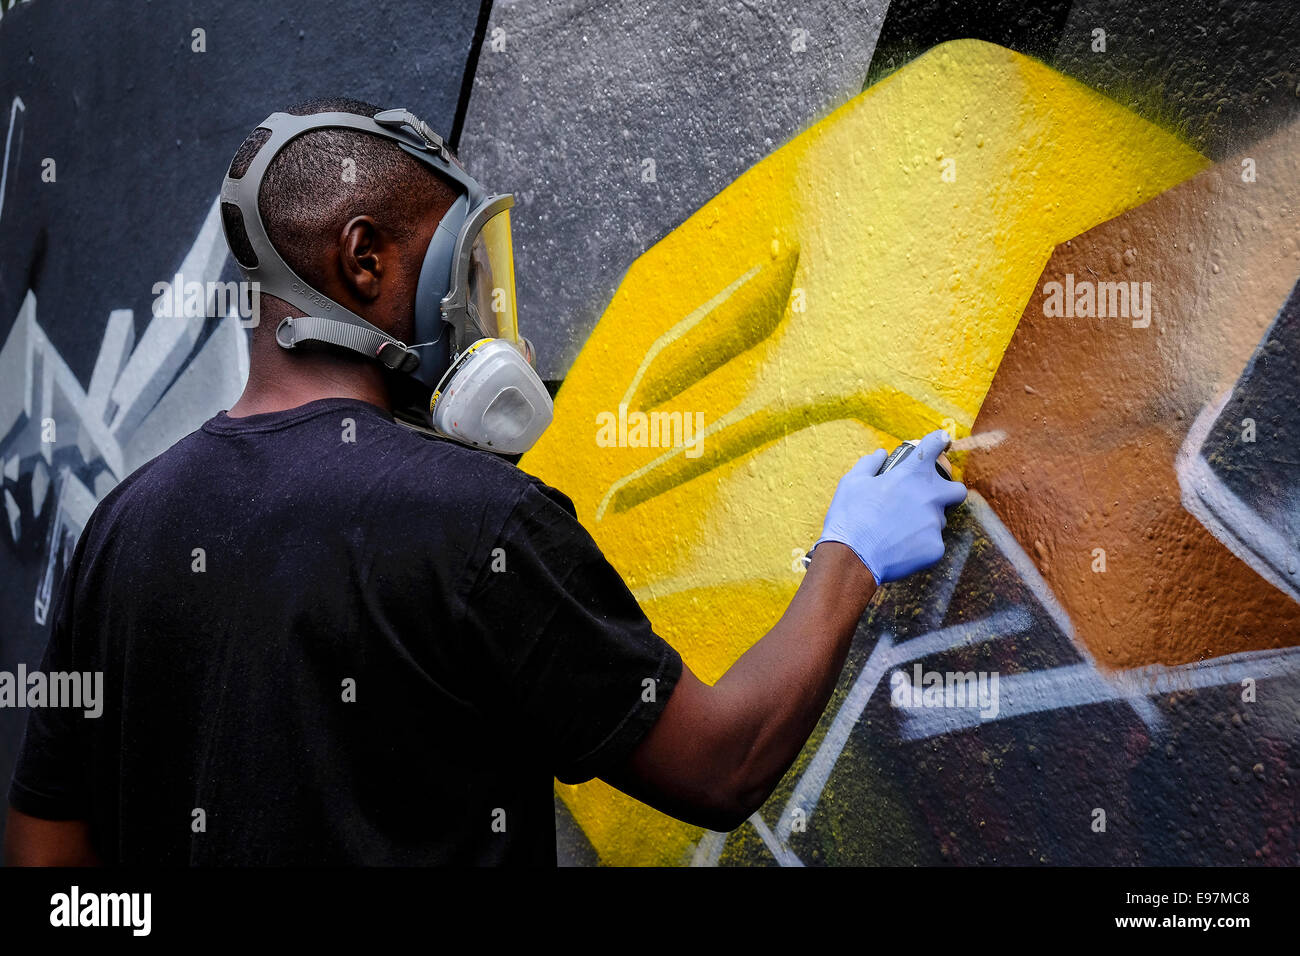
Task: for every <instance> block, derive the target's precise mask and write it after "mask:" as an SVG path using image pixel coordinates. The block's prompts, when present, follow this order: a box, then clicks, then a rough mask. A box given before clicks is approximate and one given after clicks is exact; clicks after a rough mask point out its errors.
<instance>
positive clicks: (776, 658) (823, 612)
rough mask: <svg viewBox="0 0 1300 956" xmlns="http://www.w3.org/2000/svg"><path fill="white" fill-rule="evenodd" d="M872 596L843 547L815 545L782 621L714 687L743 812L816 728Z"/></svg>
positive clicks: (870, 582)
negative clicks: (725, 720)
mask: <svg viewBox="0 0 1300 956" xmlns="http://www.w3.org/2000/svg"><path fill="white" fill-rule="evenodd" d="M875 590H876V583H875V579H874V578H873V577H872V575H871V572H870V571H868V570H867V568H866V567H865V566H864V565H863V563H862V562H861V561H860V560H859V559H858V557H857V556H856V555H855V554H854V553H853V552H852V551H851V550H850V549H849V548H848V547H846V546H845V545H843V544H840V543H838V542H826V543H824V544H822V545H821V546H820V547H818V549H817V550H816V552H815V553H814V555H813V560H812V563H811V565H810V566H809V568H808V572H807V574H806V575H805V576H804V580H803V583H802V584H801V585H800V587H799V590H798V591H797V592H796V593H795V596H794V598H793V600H791V602H790V605H789V607H788V608H787V609H786V611H785V614H783V615H782V616H781V619H780V620H779V621H778V622H777V623H776V625H775V626H774V627H773V628H772V629H771V630H770V631H769V632H768V633H767V634H766V635H765V636H764V637H763V638H762V639H761V640H759V641H758V642H757V643H756V644H754V645H753V646H752V647H751V648H750V649H749V650H748V651H746V652H745V653H744V654H743V655H741V657H740V658H739V659H738V660H737V661H736V663H735V664H733V665H732V666H731V668H730V669H729V670H728V671H727V672H726V673H725V674H723V675H722V677H721V678H720V679H719V680H718V682H717V683H716V684H715V685H714V688H713V691H714V693H715V694H717V695H718V696H719V698H720V700H721V701H723V712H724V713H726V714H728V715H729V720H728V723H729V725H730V726H728V727H726V728H725V729H723V730H721V732H720V737H722V739H723V740H724V741H725V744H724V746H725V748H726V751H727V752H726V755H725V758H724V761H725V765H726V766H727V768H728V771H729V776H730V777H731V779H732V781H733V783H732V789H733V791H734V792H737V793H739V794H740V795H741V797H742V801H741V802H742V803H743V804H744V805H747V806H755V807H756V806H758V805H760V804H761V803H762V802H763V801H764V800H765V799H766V797H767V796H768V794H770V793H771V791H772V790H773V789H774V788H775V787H776V785H777V784H778V783H779V782H780V780H781V777H782V776H783V775H784V774H785V772H786V770H788V769H789V767H790V764H791V763H793V762H794V759H795V757H796V756H798V754H799V751H800V750H801V749H802V748H803V745H804V743H805V742H806V741H807V739H808V737H809V735H810V734H811V733H812V731H813V729H814V728H815V727H816V726H817V721H818V720H819V719H820V718H821V715H822V712H823V711H824V710H825V708H826V703H827V701H829V700H830V696H831V693H832V692H833V691H834V689H835V684H836V682H837V681H838V679H839V675H840V671H841V669H842V668H843V667H844V660H845V657H846V656H847V655H848V649H849V645H850V643H851V642H852V639H853V634H854V632H855V631H856V630H857V626H858V621H859V619H860V618H861V617H862V614H863V612H864V611H865V610H866V607H867V603H868V602H869V601H870V600H871V596H872V595H873V594H874V593H875Z"/></svg>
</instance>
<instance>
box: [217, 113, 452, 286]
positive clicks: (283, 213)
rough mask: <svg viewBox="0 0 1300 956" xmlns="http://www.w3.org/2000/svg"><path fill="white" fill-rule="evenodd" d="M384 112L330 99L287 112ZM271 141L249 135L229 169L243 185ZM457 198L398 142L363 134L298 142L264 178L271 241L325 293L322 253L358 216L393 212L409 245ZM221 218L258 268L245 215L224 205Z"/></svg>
mask: <svg viewBox="0 0 1300 956" xmlns="http://www.w3.org/2000/svg"><path fill="white" fill-rule="evenodd" d="M382 109H383V107H379V106H375V105H373V104H371V103H365V102H362V101H361V100H354V99H349V98H347V97H331V98H325V99H315V100H310V101H308V102H306V103H300V104H298V105H297V106H293V107H290V108H289V109H287V110H284V111H283V112H286V113H291V114H293V115H294V116H308V115H310V114H312V113H355V114H356V115H358V116H374V115H375V114H376V113H378V112H380V111H381V110H382ZM270 135H271V133H270V130H267V129H265V128H263V127H258V128H257V129H255V130H253V132H252V133H250V134H249V135H248V138H247V139H245V140H244V142H243V144H242V145H241V146H240V147H239V150H238V151H237V152H236V153H235V158H234V159H233V160H232V161H231V163H230V170H229V175H230V176H231V177H233V178H236V179H238V178H242V177H243V176H244V174H245V173H247V172H248V167H249V166H250V165H251V164H252V162H253V158H254V157H255V156H256V155H257V151H258V150H259V149H261V148H262V146H263V145H264V144H265V143H266V141H267V139H268V138H269V137H270ZM345 171H346V172H347V173H348V176H347V177H345V175H344V173H345ZM455 198H456V191H455V190H454V189H453V188H452V187H451V185H450V184H449V183H448V182H447V181H446V180H444V179H443V178H442V177H441V176H439V175H438V174H437V173H436V172H434V170H432V169H431V168H430V167H429V166H428V165H427V164H425V163H422V162H420V161H419V160H417V159H415V158H414V157H413V156H411V155H409V154H408V153H406V152H404V151H403V150H402V149H401V147H399V146H398V145H397V144H396V143H395V142H393V141H392V140H390V139H385V138H384V137H382V136H374V135H372V134H370V133H367V132H364V131H363V130H356V129H346V128H340V129H318V130H312V131H311V132H309V133H304V134H303V135H301V136H299V137H297V138H295V139H294V140H292V141H291V142H290V143H289V144H288V145H287V146H285V147H284V148H283V149H282V150H280V152H279V153H278V154H277V155H276V157H275V159H274V160H272V161H271V165H270V166H268V167H267V170H266V173H265V175H263V177H262V188H261V191H260V192H259V193H258V197H257V208H258V212H260V213H261V216H262V223H263V225H264V226H265V227H266V235H267V238H269V239H270V240H271V244H272V245H274V246H275V249H276V251H277V252H279V253H280V256H281V258H283V259H284V261H285V262H286V263H288V265H289V267H290V268H291V269H293V271H294V272H296V273H297V274H298V275H299V276H301V277H302V278H303V279H304V280H306V281H307V282H308V283H310V284H311V285H314V286H317V287H319V286H320V285H321V283H322V281H323V279H324V276H321V275H317V274H315V273H316V271H317V270H316V267H315V265H314V263H315V259H316V252H317V251H318V250H319V249H320V247H321V246H322V245H324V244H326V243H330V242H333V241H334V239H335V237H337V236H338V234H339V231H340V230H341V229H342V228H343V226H344V224H346V223H347V222H348V220H350V219H352V218H353V217H354V216H359V215H362V214H364V213H372V214H373V213H378V212H383V213H386V214H387V217H386V218H385V219H384V221H383V224H384V225H385V226H386V227H388V228H390V229H392V230H393V231H394V233H395V234H396V235H397V236H398V238H399V239H407V238H410V236H412V235H414V234H415V232H416V231H417V229H418V226H419V224H420V222H421V221H422V220H423V219H424V218H425V217H426V216H427V215H428V214H429V211H430V210H431V209H434V208H440V207H441V208H445V207H446V206H449V205H451V203H452V202H453V201H455ZM221 213H222V218H223V220H224V222H225V226H226V235H227V237H228V238H229V242H230V247H231V252H232V253H233V254H234V256H235V259H236V260H237V261H239V262H242V263H246V264H249V263H254V262H256V255H255V254H254V252H253V249H252V246H251V244H250V243H249V241H248V234H247V233H246V232H245V231H244V229H243V223H242V221H240V216H239V210H238V208H237V207H236V206H234V205H233V204H231V203H222V207H221Z"/></svg>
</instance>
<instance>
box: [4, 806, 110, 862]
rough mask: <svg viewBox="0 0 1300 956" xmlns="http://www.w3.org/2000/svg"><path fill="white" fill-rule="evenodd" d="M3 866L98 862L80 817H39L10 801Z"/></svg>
mask: <svg viewBox="0 0 1300 956" xmlns="http://www.w3.org/2000/svg"><path fill="white" fill-rule="evenodd" d="M4 864H5V866H99V865H100V861H99V857H98V856H97V855H96V854H95V851H94V848H93V847H91V845H90V825H89V824H88V823H86V821H84V820H42V819H40V818H39V817H33V816H29V815H28V814H26V813H23V812H22V811H21V810H19V809H17V808H16V807H14V806H12V805H10V807H9V818H8V821H7V822H6V824H5V848H4Z"/></svg>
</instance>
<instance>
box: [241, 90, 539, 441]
mask: <svg viewBox="0 0 1300 956" xmlns="http://www.w3.org/2000/svg"><path fill="white" fill-rule="evenodd" d="M339 127H342V128H347V129H358V130H363V131H365V132H367V133H371V134H373V135H375V136H382V137H384V138H385V139H390V140H393V141H394V142H396V143H397V144H398V145H399V146H400V147H401V148H402V149H403V150H405V151H406V152H407V153H409V154H410V155H412V156H414V157H415V158H416V159H418V160H420V161H421V162H424V163H427V164H428V165H429V166H431V167H432V168H433V169H434V170H435V171H436V172H437V173H438V174H439V175H441V176H442V178H443V180H444V181H445V182H447V183H448V184H449V185H451V186H452V187H453V188H454V189H456V191H457V192H458V194H459V195H458V196H457V198H456V201H455V202H454V203H453V204H452V205H451V208H450V209H448V210H447V212H446V214H445V215H444V216H443V217H442V220H441V221H440V222H439V223H438V227H437V229H435V230H434V233H433V237H432V238H431V239H430V241H429V246H428V249H427V250H426V251H425V254H424V262H423V264H422V266H421V268H420V276H419V280H418V282H417V285H416V292H415V316H414V318H415V322H414V328H415V339H416V341H415V343H413V344H407V343H405V342H400V341H398V340H397V339H396V338H394V337H393V336H391V335H389V334H388V333H386V332H384V331H383V330H382V329H380V328H378V327H376V326H374V325H372V324H370V323H369V322H367V321H366V320H365V319H363V318H361V317H360V316H359V315H357V314H356V313H354V312H351V311H350V310H348V309H346V308H344V307H343V306H342V305H340V304H339V303H337V302H335V301H333V300H332V299H329V298H327V297H326V296H324V295H322V294H321V293H320V292H318V291H316V290H315V289H313V288H312V287H311V286H309V285H308V284H307V283H306V282H304V281H303V280H302V279H301V278H300V277H299V276H298V275H297V274H295V273H294V271H293V270H292V269H291V268H290V267H289V266H288V264H287V263H285V261H284V260H283V259H282V258H281V257H280V255H279V253H277V252H276V250H275V247H274V246H272V245H271V241H270V239H269V238H268V237H267V234H266V228H265V226H264V224H263V223H262V217H261V213H260V212H259V210H258V205H257V200H258V194H259V191H260V189H261V186H262V177H263V176H264V175H265V173H266V170H267V167H268V166H270V164H271V161H272V160H273V159H274V158H275V156H276V154H277V153H279V152H280V150H281V149H283V148H284V147H285V145H287V144H288V143H289V142H290V141H291V140H293V139H295V138H296V137H298V136H301V135H302V134H303V133H306V132H309V131H311V130H316V129H328V128H339ZM258 128H259V129H265V130H267V131H269V133H270V136H269V137H268V138H267V140H266V142H265V143H263V145H262V147H261V148H260V149H259V150H258V152H257V154H256V156H254V157H253V160H252V162H251V163H250V165H249V167H248V169H247V171H246V172H245V173H244V175H243V176H242V177H239V178H233V177H231V176H229V175H227V176H226V179H225V181H224V182H223V183H222V185H221V203H222V212H223V215H222V225H223V227H224V228H225V230H226V240H227V243H228V244H229V245H230V246H231V249H232V250H233V249H235V248H237V244H236V243H234V242H230V238H231V236H230V232H231V229H232V225H231V222H232V220H237V222H238V225H236V226H235V227H234V228H240V227H242V229H243V231H244V232H245V233H246V234H247V237H248V244H247V245H248V248H250V249H251V250H252V259H251V261H249V262H244V261H241V260H240V259H239V257H238V255H236V257H235V261H236V262H237V263H238V264H239V267H240V270H241V271H242V272H243V274H244V278H245V279H246V280H248V281H249V282H256V283H258V288H259V289H260V291H262V292H264V293H267V294H269V295H273V296H275V297H276V298H279V299H282V300H284V301H285V302H288V303H289V304H290V305H293V306H295V307H296V308H298V309H299V310H301V311H302V312H304V313H306V314H305V316H303V317H297V316H287V317H285V318H284V319H282V320H281V321H280V322H279V324H278V325H277V326H276V330H275V339H276V342H278V343H279V344H280V346H281V347H282V348H285V349H293V348H297V347H299V346H302V345H304V344H326V345H333V346H336V347H340V348H345V349H350V350H352V351H354V352H359V353H360V354H362V355H365V356H367V357H369V358H372V359H374V360H375V361H377V362H379V363H380V365H382V366H383V367H384V368H386V369H388V370H389V371H390V372H391V373H393V374H394V375H398V376H405V377H407V378H409V381H407V382H404V383H403V386H406V385H411V386H414V387H410V388H408V387H403V388H402V389H400V391H401V392H402V393H404V394H406V393H409V394H413V395H415V396H417V398H414V399H411V400H408V401H405V402H398V403H397V404H396V405H395V407H394V409H393V416H394V418H396V419H397V420H398V421H400V422H402V423H403V424H406V425H409V426H411V427H413V428H417V429H420V430H422V431H432V432H434V433H436V434H438V435H442V436H443V437H445V438H450V439H453V440H455V441H458V442H462V443H464V444H466V445H472V446H474V447H476V448H483V449H485V450H488V451H493V452H496V453H498V454H503V455H518V454H522V453H523V452H525V451H527V450H528V449H529V448H531V447H532V446H533V444H534V443H535V442H536V441H537V439H538V438H539V437H540V436H541V434H542V432H543V431H544V430H545V429H546V426H547V425H549V424H550V422H551V416H552V414H553V406H552V404H551V397H550V395H549V394H548V393H547V391H546V387H545V386H544V385H543V384H542V381H541V379H540V378H538V376H537V373H536V372H535V371H534V370H533V366H532V362H533V349H532V346H531V345H530V344H529V342H528V340H527V339H524V338H522V337H521V336H520V335H519V320H518V314H517V308H516V303H515V271H514V252H513V246H512V242H511V235H510V208H511V207H512V206H513V205H514V197H512V196H510V195H506V194H489V193H487V192H486V191H485V190H484V189H483V188H482V187H481V186H480V185H479V184H478V182H476V181H475V180H474V179H473V177H471V176H470V175H469V174H468V173H466V172H465V170H463V169H462V168H461V167H460V166H459V165H457V164H456V163H455V162H454V161H452V159H451V154H450V153H449V152H448V151H447V148H446V146H445V145H444V144H443V141H442V139H441V138H439V136H438V135H437V134H436V133H434V132H433V130H431V129H430V128H429V126H428V125H427V124H426V123H425V122H424V121H423V120H421V119H419V118H418V117H416V116H414V115H413V114H412V113H410V112H409V111H407V110H404V109H394V110H385V111H383V112H381V113H377V114H376V115H375V116H374V117H373V118H372V117H368V116H359V115H357V114H354V113H313V114H311V115H308V116H293V115H291V114H288V113H272V114H271V115H270V116H268V117H267V118H266V119H265V120H263V121H262V123H260V124H259V127H258ZM231 206H233V207H234V211H237V212H238V216H237V217H235V216H233V215H231V212H232V210H230V208H229V207H231Z"/></svg>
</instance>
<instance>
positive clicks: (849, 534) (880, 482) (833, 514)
mask: <svg viewBox="0 0 1300 956" xmlns="http://www.w3.org/2000/svg"><path fill="white" fill-rule="evenodd" d="M947 446H948V434H947V433H946V432H944V431H943V430H942V429H940V430H939V431H933V432H931V433H930V434H928V435H926V436H925V437H924V438H923V439H921V442H920V444H919V445H918V446H917V448H916V450H915V451H913V452H912V453H911V454H910V455H908V456H907V457H906V458H904V459H903V460H902V461H901V462H899V463H898V464H897V465H895V466H894V467H893V468H891V469H889V471H887V472H885V473H884V474H883V475H877V474H876V470H877V469H879V468H880V466H881V465H882V464H884V462H885V458H887V457H888V455H887V454H886V452H885V450H884V449H880V450H879V451H876V452H873V453H872V454H870V455H867V456H866V457H865V458H862V459H860V460H859V461H858V463H857V464H856V465H854V466H853V468H852V469H850V470H849V473H848V474H846V475H845V476H844V477H843V478H841V479H840V483H839V485H838V486H837V487H836V488H835V497H834V498H832V499H831V506H830V508H829V509H827V511H826V522H825V524H824V525H823V526H822V534H821V537H820V538H818V539H817V544H821V543H822V542H823V541H838V542H840V543H841V544H845V545H848V547H849V548H851V549H852V550H853V553H854V554H856V555H857V556H858V557H859V558H860V559H861V561H862V563H863V564H865V565H866V566H867V570H869V571H870V572H871V574H872V575H873V576H874V577H875V579H876V583H877V584H884V583H885V582H886V581H897V580H898V579H899V578H903V577H906V576H907V575H909V574H911V573H912V572H913V571H920V570H921V569H922V568H928V567H929V566H930V565H932V564H934V563H935V562H936V561H938V560H939V559H940V558H941V557H943V535H942V534H941V532H942V530H943V528H944V527H945V526H946V525H947V523H948V521H947V519H946V518H945V517H944V513H943V509H944V507H945V506H947V505H955V504H958V503H960V502H962V501H964V500H965V499H966V486H965V485H963V484H962V483H961V482H959V481H948V480H947V479H945V478H944V477H943V476H942V475H940V474H939V472H938V471H937V470H936V469H935V466H934V462H935V459H936V458H938V457H939V454H940V453H941V452H942V451H943V450H944V449H945V448H946V447H947ZM817 544H815V545H813V549H814V550H815V549H816V547H817Z"/></svg>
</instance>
